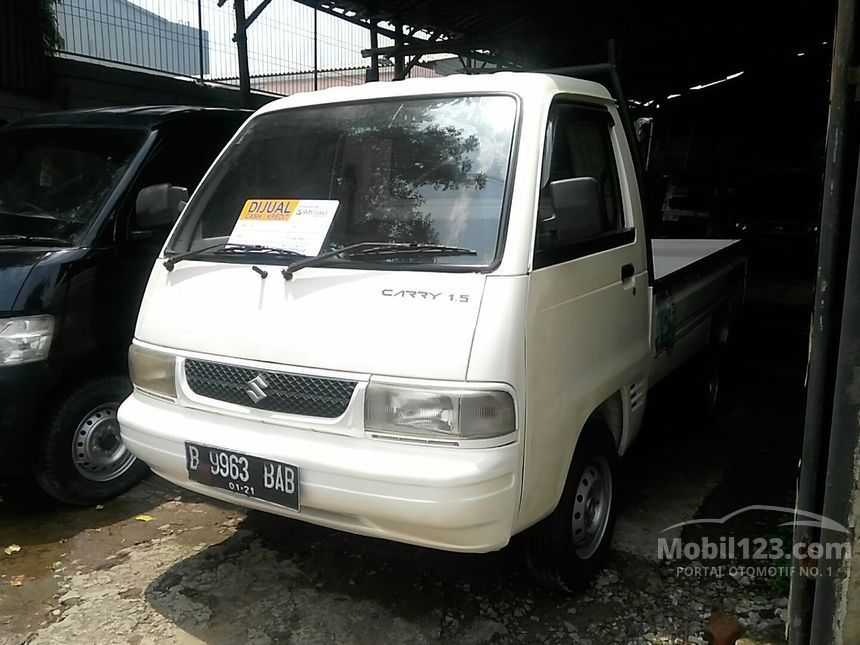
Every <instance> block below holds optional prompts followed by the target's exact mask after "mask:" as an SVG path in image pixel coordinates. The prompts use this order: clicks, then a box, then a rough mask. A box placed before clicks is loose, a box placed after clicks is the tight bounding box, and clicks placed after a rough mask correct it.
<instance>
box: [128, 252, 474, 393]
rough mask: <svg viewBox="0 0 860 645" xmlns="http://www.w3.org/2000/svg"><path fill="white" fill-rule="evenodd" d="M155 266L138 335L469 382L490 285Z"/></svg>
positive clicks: (430, 277) (291, 362)
mask: <svg viewBox="0 0 860 645" xmlns="http://www.w3.org/2000/svg"><path fill="white" fill-rule="evenodd" d="M261 268H262V269H264V270H266V271H268V277H267V278H266V279H262V278H261V277H260V276H259V275H258V274H257V273H255V272H254V271H253V270H252V269H251V266H250V265H247V264H227V263H211V262H198V261H186V262H182V263H179V264H177V265H176V267H175V268H174V269H173V271H171V272H168V271H167V270H166V269H165V268H164V267H163V266H162V263H161V262H160V261H159V262H157V263H156V265H155V267H154V269H153V272H152V275H151V276H150V279H149V284H148V286H147V289H146V294H145V296H144V298H143V303H142V304H141V309H140V314H139V316H138V320H137V329H136V332H135V336H136V338H138V339H139V340H141V341H144V342H148V343H152V344H155V345H160V346H163V347H168V348H172V349H176V350H184V351H188V352H199V353H203V354H210V355H212V357H213V359H215V360H218V359H219V358H221V359H223V360H226V361H229V359H230V358H239V359H248V360H258V361H268V362H272V363H276V364H279V365H283V366H287V367H289V366H295V367H306V368H318V369H330V370H336V371H345V372H358V373H367V374H375V375H386V376H400V377H416V378H426V379H445V380H465V379H466V370H467V367H468V364H469V352H470V349H471V344H472V337H473V335H474V331H475V324H476V321H477V317H478V311H479V308H480V303H481V297H482V294H483V289H484V282H485V276H484V275H482V274H476V273H436V272H432V273H431V272H419V271H365V270H351V269H331V268H316V267H313V268H311V267H309V268H307V269H302V270H300V271H298V272H296V273H295V275H294V276H293V278H292V280H290V281H289V282H287V281H285V280H284V279H283V278H282V277H281V274H280V268H279V267H275V266H261Z"/></svg>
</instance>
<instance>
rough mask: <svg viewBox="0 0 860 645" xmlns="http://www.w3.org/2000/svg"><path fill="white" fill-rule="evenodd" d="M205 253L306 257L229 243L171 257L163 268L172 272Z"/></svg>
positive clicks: (260, 246) (275, 248) (274, 248)
mask: <svg viewBox="0 0 860 645" xmlns="http://www.w3.org/2000/svg"><path fill="white" fill-rule="evenodd" d="M206 253H273V254H275V255H286V256H288V257H296V258H304V257H307V256H305V255H302V254H301V253H296V252H295V251H290V250H288V249H280V248H278V247H275V246H266V245H264V244H234V243H231V242H221V243H220V244H213V245H212V246H204V247H203V248H202V249H196V250H194V251H188V252H186V253H179V254H178V255H172V256H170V257H169V258H167V259H166V260H165V261H164V263H163V264H164V268H165V269H167V270H168V271H173V267H175V266H176V264H177V263H178V262H182V260H190V259H193V258H196V257H199V256H201V255H205V254H206Z"/></svg>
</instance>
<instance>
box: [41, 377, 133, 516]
mask: <svg viewBox="0 0 860 645" xmlns="http://www.w3.org/2000/svg"><path fill="white" fill-rule="evenodd" d="M130 393H131V385H130V383H129V382H128V380H127V379H125V378H122V377H118V376H108V377H102V378H99V379H95V380H92V381H88V382H87V383H85V384H84V385H82V386H80V387H78V388H76V389H74V390H73V391H71V392H70V393H68V394H67V395H66V396H65V397H63V398H62V400H61V401H60V402H59V403H58V404H57V406H56V407H55V408H54V410H53V411H52V413H51V414H50V415H49V417H48V420H47V423H46V424H45V429H44V434H43V436H42V437H41V443H40V445H39V447H38V450H37V454H36V460H35V476H36V481H37V482H38V483H39V485H40V486H41V487H42V489H43V490H44V491H45V492H46V493H48V494H49V495H51V496H52V497H55V498H56V499H59V500H60V501H63V502H67V503H70V504H81V505H87V504H96V503H98V502H103V501H106V500H108V499H110V498H112V497H115V496H116V495H119V494H120V493H122V492H124V491H125V490H127V489H129V488H131V487H132V486H133V485H134V484H136V483H137V482H139V481H140V480H141V479H142V478H143V477H144V476H145V475H146V473H147V467H146V465H145V464H143V463H142V462H140V461H138V460H137V459H136V458H135V457H134V455H132V454H131V452H129V451H128V449H127V448H126V447H125V445H124V444H123V443H122V440H121V439H120V434H119V423H118V422H117V419H116V413H117V409H118V408H119V405H120V403H122V401H123V400H124V399H125V398H126V397H127V396H128V395H129V394H130Z"/></svg>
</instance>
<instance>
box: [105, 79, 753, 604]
mask: <svg viewBox="0 0 860 645" xmlns="http://www.w3.org/2000/svg"><path fill="white" fill-rule="evenodd" d="M652 255H653V259H652ZM745 272H746V263H745V260H744V258H743V256H742V255H741V254H740V253H739V252H738V247H737V245H736V244H735V243H734V242H732V241H717V240H671V241H670V240H654V242H653V248H652V244H650V243H649V241H648V238H647V236H646V234H645V228H644V221H643V213H642V207H641V200H640V194H639V188H638V186H637V181H636V177H635V171H634V160H633V156H632V154H631V150H630V148H629V146H628V138H627V137H626V136H625V129H624V128H623V127H622V121H621V119H620V117H619V113H618V110H617V107H616V103H615V101H614V100H613V99H612V97H611V96H610V94H609V92H607V90H606V89H605V88H604V87H603V86H601V85H599V84H596V83H593V82H590V81H584V80H577V79H572V78H567V77H563V76H555V75H548V74H534V73H520V72H501V73H496V74H487V75H478V76H465V75H464V76H452V77H447V78H444V79H432V80H429V79H416V80H407V81H404V82H398V83H372V84H367V85H363V86H360V87H349V88H335V89H329V90H324V91H320V92H315V93H309V94H298V95H295V96H292V97H289V98H285V99H281V100H278V101H275V102H273V103H271V104H269V105H267V106H266V107H264V108H262V109H261V110H259V111H258V112H257V113H256V114H254V115H253V116H252V117H251V118H250V119H249V120H248V122H247V123H246V124H245V126H244V127H243V128H242V129H241V130H240V131H239V132H238V133H237V135H236V136H235V137H234V138H233V140H232V141H231V142H230V143H229V144H228V145H227V147H226V148H225V150H224V151H223V152H222V153H221V155H220V157H219V158H218V159H217V161H216V162H215V164H214V165H213V166H212V168H211V169H210V170H209V172H208V174H207V175H206V177H205V178H204V180H203V182H202V184H201V185H200V187H199V188H198V189H197V190H196V191H195V193H194V195H193V196H192V198H191V200H190V202H189V204H188V206H187V207H186V208H185V210H184V212H183V213H182V215H181V217H180V218H179V220H178V221H177V224H176V226H175V227H174V230H173V232H172V233H171V235H170V237H169V239H168V241H167V244H166V245H165V248H164V250H163V253H162V255H161V257H160V258H159V260H158V261H157V262H156V264H155V266H154V268H153V271H152V275H151V277H150V279H149V283H148V286H147V289H146V294H145V296H144V299H143V303H142V306H141V309H140V314H139V318H138V322H137V328H136V333H135V339H134V342H133V344H132V346H131V348H130V352H129V355H130V359H129V362H130V371H131V377H132V381H133V382H134V386H135V387H134V393H133V394H132V395H131V396H130V397H129V398H128V399H127V400H126V401H125V402H124V403H123V404H122V406H121V408H120V410H119V414H118V418H119V422H120V426H121V432H122V438H123V440H124V441H125V443H126V444H127V446H128V448H129V449H130V450H131V451H132V452H133V453H134V454H135V455H136V456H138V457H139V458H140V459H142V460H143V461H145V462H146V463H148V464H149V465H150V466H151V467H152V469H153V470H154V471H155V472H156V473H157V474H159V475H161V476H162V477H164V478H166V479H168V480H170V481H172V482H174V483H176V484H178V485H180V486H183V487H186V488H189V489H191V490H194V491H197V492H199V493H202V494H205V495H209V496H212V497H215V498H218V499H221V500H226V501H229V502H233V503H236V504H241V505H243V506H247V507H250V508H254V509H259V510H263V511H268V512H272V513H277V514H280V515H284V516H286V517H290V518H294V519H297V520H303V521H306V522H312V523H315V524H321V525H324V526H328V527H334V528H337V529H341V530H344V531H349V532H352V533H358V534H363V535H369V536H374V537H380V538H386V539H390V540H397V541H401V542H408V543H412V544H417V545H422V546H426V547H433V548H438V549H446V550H451V551H471V552H483V551H492V550H496V549H500V548H502V547H504V546H505V545H506V544H508V541H509V540H510V539H511V536H513V535H514V534H516V533H519V532H521V531H526V530H527V529H528V533H529V534H528V539H526V540H525V543H526V545H527V547H526V548H527V561H528V563H529V566H530V568H531V570H532V571H533V572H534V573H535V575H536V577H537V578H538V580H539V581H541V582H542V583H544V584H546V585H549V586H552V587H555V588H557V589H561V590H568V591H570V590H574V589H576V588H577V587H580V586H581V585H582V584H583V583H585V582H586V581H587V580H588V578H589V577H590V576H591V575H592V574H593V573H594V572H595V571H596V570H597V569H598V568H599V567H600V566H601V564H602V562H603V560H604V558H605V556H606V555H607V551H608V548H609V542H610V539H611V534H612V529H613V523H614V521H613V520H614V512H615V507H616V504H615V500H614V499H613V495H614V493H615V489H616V486H615V480H616V468H617V465H618V457H619V455H622V454H624V452H625V450H627V448H628V447H629V446H630V444H631V442H632V441H633V440H634V438H635V437H636V434H637V431H638V430H639V427H640V424H641V421H642V415H643V412H644V409H645V399H646V393H647V391H648V389H649V388H650V387H651V386H653V385H655V384H656V383H657V382H659V381H660V380H661V379H663V378H664V377H665V376H666V375H667V374H668V373H669V372H671V371H672V370H673V369H675V368H676V367H677V366H679V365H680V364H681V363H683V362H684V361H686V360H687V359H689V358H690V357H692V356H693V355H694V354H696V353H698V352H700V351H702V350H705V349H706V348H708V347H709V346H713V345H714V344H718V343H720V342H724V341H725V340H726V334H727V331H728V328H729V325H730V323H731V321H732V319H733V317H734V315H735V314H736V312H737V311H738V310H739V307H740V306H741V304H742V301H743V292H744V282H745Z"/></svg>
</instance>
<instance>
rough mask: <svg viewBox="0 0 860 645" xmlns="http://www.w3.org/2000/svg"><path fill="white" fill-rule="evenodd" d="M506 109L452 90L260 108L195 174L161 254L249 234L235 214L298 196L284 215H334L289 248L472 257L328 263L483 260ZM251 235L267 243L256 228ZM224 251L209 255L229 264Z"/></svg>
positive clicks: (496, 99) (500, 199)
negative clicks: (450, 249) (384, 249)
mask: <svg viewBox="0 0 860 645" xmlns="http://www.w3.org/2000/svg"><path fill="white" fill-rule="evenodd" d="M516 109H517V106H516V101H515V100H514V99H513V98H512V97H509V96H461V97H439V98H424V99H409V100H403V99H387V100H383V101H373V102H368V103H351V104H335V105H326V106H314V107H308V108H294V109H288V110H282V111H280V112H271V113H268V114H264V115H261V116H259V117H257V118H255V119H253V120H252V121H251V122H250V123H249V124H248V126H247V127H246V129H245V130H244V131H243V132H242V133H241V134H240V136H239V137H238V138H237V140H236V141H235V142H234V143H233V144H232V145H231V146H230V147H229V148H228V149H227V150H226V151H225V153H224V155H223V157H222V158H221V160H220V161H219V162H218V164H217V165H216V167H215V168H213V170H212V172H211V173H210V175H209V176H208V177H207V179H206V180H205V181H204V184H203V185H202V186H201V188H200V190H199V191H198V193H197V195H196V196H195V198H194V199H193V200H192V201H191V204H190V205H189V208H188V209H187V210H186V213H185V215H184V217H183V221H182V223H181V224H180V227H179V228H178V229H177V232H176V234H175V235H174V237H173V239H172V241H171V243H170V245H169V247H168V250H169V252H173V253H183V252H187V251H189V250H196V249H201V248H204V247H208V246H211V245H213V244H217V243H218V242H226V241H227V240H228V239H229V240H230V241H231V242H233V241H238V242H243V241H248V240H249V239H250V238H248V237H247V231H248V228H247V227H245V228H242V226H240V225H237V220H239V218H240V215H241V216H242V218H243V219H244V218H249V217H253V213H254V212H255V210H256V209H259V210H260V211H263V210H264V209H266V208H267V209H268V210H269V211H270V212H271V211H277V209H279V208H282V207H283V208H284V209H287V216H289V215H290V213H289V209H291V208H296V209H297V208H298V206H300V205H302V204H307V205H308V206H307V207H305V210H304V211H302V210H295V211H294V212H295V213H298V215H295V217H299V218H300V217H301V213H303V212H308V213H311V212H313V213H315V214H316V215H318V216H319V214H320V213H322V214H323V215H325V214H326V213H329V212H330V213H333V215H329V216H328V218H325V217H322V216H321V217H322V219H321V220H320V221H322V222H323V223H322V224H320V226H322V227H324V230H323V231H322V233H320V235H319V236H320V241H318V242H316V243H315V245H304V244H300V245H298V246H294V247H292V248H290V247H289V245H286V246H285V248H287V249H288V250H292V251H298V252H300V253H302V254H303V255H310V256H315V255H317V254H321V253H325V252H330V251H333V250H335V249H338V248H342V247H345V246H348V245H353V244H357V243H362V242H395V243H404V244H416V245H444V246H456V247H464V248H466V249H469V250H470V251H471V250H474V251H475V253H474V254H466V255H463V254H459V255H455V254H451V253H445V252H439V253H433V252H427V253H420V254H419V253H416V254H408V253H402V254H401V253H397V254H391V257H384V258H383V257H381V256H380V255H379V254H367V257H364V256H361V257H360V256H350V257H349V258H345V257H343V258H340V259H335V258H333V259H332V260H328V261H332V262H345V261H352V262H356V261H364V262H385V263H395V262H396V263H402V262H406V263H409V264H446V265H466V266H480V265H487V264H489V263H491V262H492V261H493V259H494V258H495V255H496V248H497V242H498V238H499V232H500V228H501V222H502V211H503V204H504V196H505V187H506V182H507V174H508V166H509V163H510V158H511V146H512V141H513V131H514V124H515V120H516ZM249 211H250V212H251V213H252V215H249V214H248V213H249ZM306 221H309V219H308V220H306ZM329 222H330V223H329ZM240 224H245V223H244V222H240ZM240 229H242V230H241V231H240ZM263 233H265V231H264V232H263ZM243 235H244V236H246V237H243ZM303 235H304V233H303ZM308 235H310V234H309V233H308ZM306 237H307V236H305V238H302V239H303V240H304V239H306ZM253 241H254V242H257V243H260V244H269V245H274V244H275V242H274V240H273V239H267V238H266V237H265V236H264V235H263V236H262V237H261V234H260V233H259V232H256V233H255V237H254V238H253ZM428 251H429V250H428ZM235 255H236V254H230V257H226V256H225V255H224V254H221V255H220V256H219V257H217V259H218V260H220V261H230V260H231V259H232V260H233V261H235ZM207 259H213V260H214V259H216V257H215V255H214V254H213V255H212V257H211V258H207ZM263 261H264V260H263ZM269 261H273V262H277V261H278V259H277V257H272V258H270V260H269ZM281 261H283V259H281Z"/></svg>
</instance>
